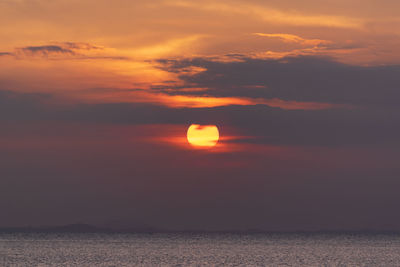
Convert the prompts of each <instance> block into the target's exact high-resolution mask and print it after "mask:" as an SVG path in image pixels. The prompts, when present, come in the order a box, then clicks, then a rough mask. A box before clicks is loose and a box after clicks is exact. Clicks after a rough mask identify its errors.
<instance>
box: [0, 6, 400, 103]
mask: <svg viewBox="0 0 400 267" xmlns="http://www.w3.org/2000/svg"><path fill="white" fill-rule="evenodd" d="M317 3H319V2H317V1H314V0H307V1H305V2H304V1H302V2H301V4H300V2H299V1H292V0H285V1H269V2H268V3H265V2H264V1H257V0H252V1H239V0H235V1H225V0H223V1H218V2H215V1H201V2H195V1H188V0H151V1H125V0H117V1H115V2H113V4H112V5H111V4H110V3H109V2H108V1H104V0H100V1H94V0H86V1H77V0H68V1H67V0H55V1H49V0H36V1H28V0H18V1H17V0H15V1H14V0H2V1H0V23H1V25H3V27H1V28H0V39H1V40H2V42H1V44H0V62H1V64H0V80H1V81H2V84H4V87H6V89H7V90H13V91H21V92H43V93H52V94H59V95H62V96H64V97H69V98H72V99H75V100H78V101H83V102H85V101H88V102H96V101H97V102H98V101H106V102H107V101H110V102H115V101H121V100H123V101H124V102H135V103H136V102H144V103H154V104H162V105H165V106H169V107H215V106H223V105H252V104H263V105H269V106H273V107H280V108H284V109H325V108H331V107H333V106H335V105H334V104H330V103H312V102H309V101H308V102H296V101H288V100H284V99H262V98H257V99H249V98H246V97H216V96H210V95H207V94H203V95H199V94H194V95H191V94H189V93H185V94H182V95H180V94H176V93H175V94H173V95H170V94H164V93H160V92H155V91H153V90H149V89H151V88H152V87H154V86H155V85H157V86H158V87H163V86H166V87H167V86H169V85H171V83H173V84H174V85H181V86H185V84H184V83H183V82H182V80H181V77H180V75H181V73H173V72H169V71H166V70H164V69H162V68H160V67H159V64H158V63H157V62H156V61H157V60H158V59H160V58H169V59H170V58H173V59H179V58H193V57H203V58H212V59H213V60H217V61H224V60H235V59H234V58H232V57H230V58H229V57H226V55H227V54H231V53H234V54H235V53H237V54H241V55H243V56H246V57H249V58H255V59H257V58H282V57H285V56H293V55H294V56H296V55H316V56H329V57H333V58H335V59H336V60H338V61H341V62H346V63H349V64H356V65H357V64H359V65H377V64H393V63H396V62H399V61H400V51H399V49H400V48H399V47H400V30H399V29H400V20H399V19H398V16H397V15H398V14H397V13H396V12H394V10H399V8H400V4H399V2H398V1H386V4H385V5H382V4H380V3H378V2H377V1H372V0H370V1H364V2H363V4H360V3H358V1H354V2H351V3H349V2H348V1H344V0H338V1H326V2H324V5H317ZM349 5H350V7H349ZM181 71H182V70H181ZM201 71H204V70H203V69H189V68H188V69H186V70H185V74H188V73H190V72H192V73H196V72H201ZM104 89H107V90H104ZM112 89H114V91H113V90H112ZM132 89H135V90H132ZM136 89H140V90H139V91H138V90H136ZM205 89H207V88H205ZM123 90H126V91H123ZM185 90H186V91H185ZM190 90H196V89H193V88H191V87H188V88H186V89H183V90H182V91H181V92H189V91H190ZM200 90H202V88H200ZM164 92H167V90H165V91H164Z"/></svg>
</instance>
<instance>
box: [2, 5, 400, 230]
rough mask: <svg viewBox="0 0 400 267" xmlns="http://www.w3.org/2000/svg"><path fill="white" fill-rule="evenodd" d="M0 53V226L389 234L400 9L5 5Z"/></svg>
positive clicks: (396, 216)
mask: <svg viewBox="0 0 400 267" xmlns="http://www.w3.org/2000/svg"><path fill="white" fill-rule="evenodd" d="M0 40H1V42H0V210H1V214H2V215H1V220H0V227H7V226H29V225H31V226H43V225H63V224H69V223H77V222H81V223H90V224H94V225H99V226H109V227H115V228H131V227H137V228H140V227H155V228H162V229H171V230H187V229H202V230H231V229H239V230H246V229H262V230H270V231H294V230H343V229H345V230H364V229H373V230H400V213H399V212H398V209H399V203H400V194H399V189H400V165H399V158H400V141H399V137H400V106H399V104H400V1H398V0H379V1H378V0H346V1H345V0H325V1H320V0H318V1H317V0H302V1H295V0H269V1H261V0H229V1H227V0H220V1H207V0H205V1H189V0H146V1H128V0H114V1H105V0H96V1H95V0H0ZM191 124H199V125H216V126H217V127H218V130H219V136H220V139H219V141H218V143H217V145H216V146H214V147H208V148H203V147H202V148H200V147H197V146H194V145H190V144H189V143H188V142H187V138H186V131H187V129H188V127H189V126H190V125H191Z"/></svg>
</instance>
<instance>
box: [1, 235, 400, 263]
mask: <svg viewBox="0 0 400 267" xmlns="http://www.w3.org/2000/svg"><path fill="white" fill-rule="evenodd" d="M138 265H139V266H160V265H162V266H179V265H181V266H187V265H191V266H209V265H213V266H215V265H217V266H222V265H226V266H400V236H399V235H333V234H329V235H323V234H319V235H317V234H315V235H305V234H272V235H266V234H252V235H240V234H0V266H138Z"/></svg>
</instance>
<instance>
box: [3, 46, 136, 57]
mask: <svg viewBox="0 0 400 267" xmlns="http://www.w3.org/2000/svg"><path fill="white" fill-rule="evenodd" d="M108 52H109V51H105V48H104V47H102V46H98V45H93V44H89V43H80V42H63V43H59V42H54V43H52V44H48V45H40V46H25V47H19V48H15V49H14V52H13V53H11V52H5V53H6V54H9V55H14V56H15V57H16V58H24V57H42V58H51V59H70V58H74V59H111V60H112V59H115V60H130V58H129V57H126V56H121V55H114V54H109V53H108Z"/></svg>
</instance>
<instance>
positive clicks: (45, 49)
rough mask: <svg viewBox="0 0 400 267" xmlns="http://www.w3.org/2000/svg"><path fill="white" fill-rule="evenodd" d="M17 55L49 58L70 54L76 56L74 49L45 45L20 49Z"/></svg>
mask: <svg viewBox="0 0 400 267" xmlns="http://www.w3.org/2000/svg"><path fill="white" fill-rule="evenodd" d="M16 50H17V54H21V53H22V54H24V55H33V56H34V55H40V56H49V55H53V54H56V55H57V54H68V55H75V52H74V51H73V50H72V49H69V48H64V47H61V46H58V45H43V46H27V47H22V48H18V49H16Z"/></svg>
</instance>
